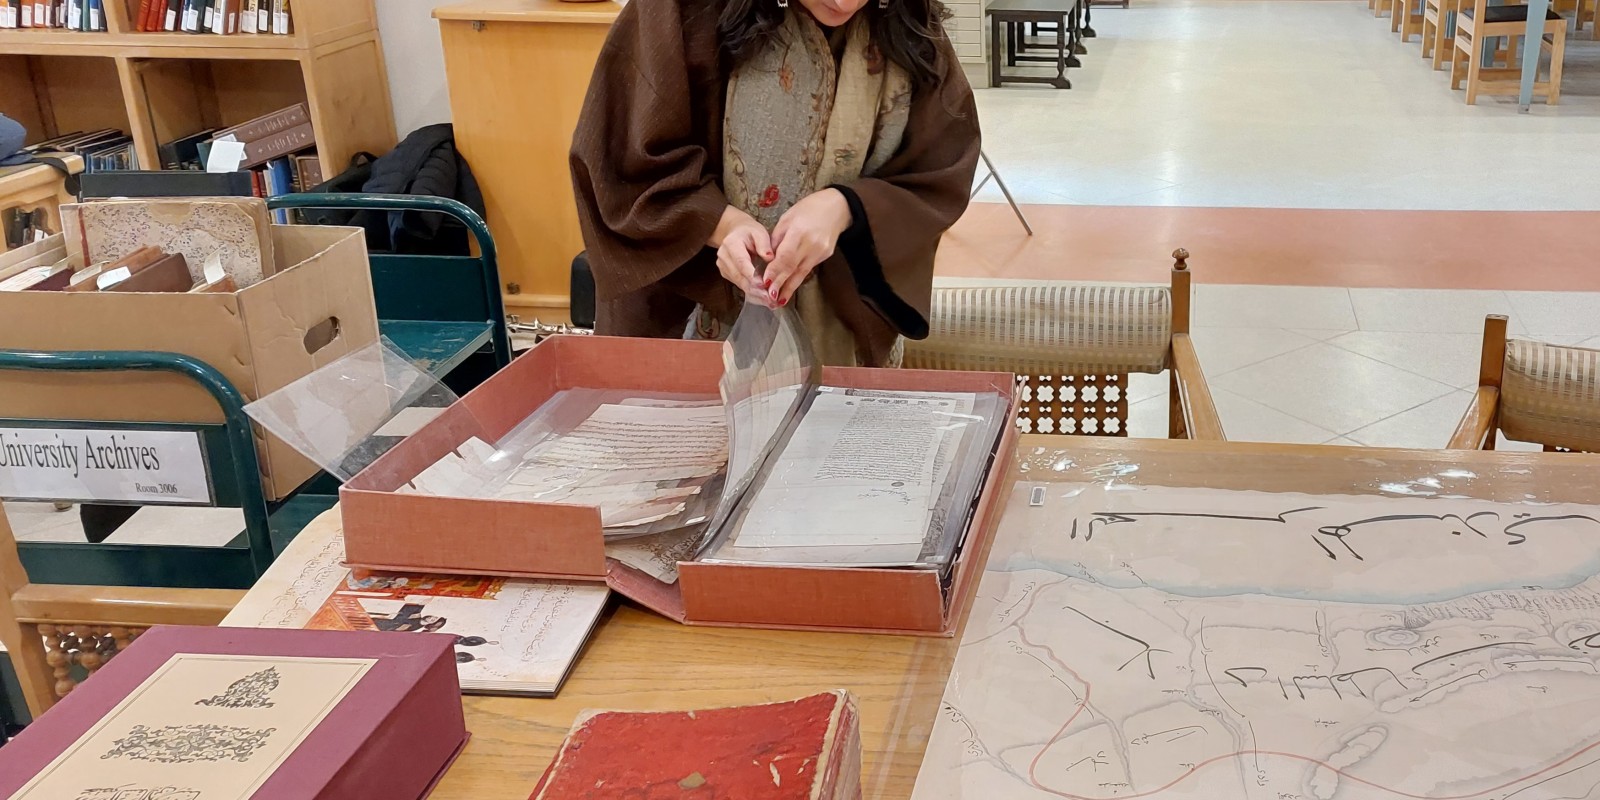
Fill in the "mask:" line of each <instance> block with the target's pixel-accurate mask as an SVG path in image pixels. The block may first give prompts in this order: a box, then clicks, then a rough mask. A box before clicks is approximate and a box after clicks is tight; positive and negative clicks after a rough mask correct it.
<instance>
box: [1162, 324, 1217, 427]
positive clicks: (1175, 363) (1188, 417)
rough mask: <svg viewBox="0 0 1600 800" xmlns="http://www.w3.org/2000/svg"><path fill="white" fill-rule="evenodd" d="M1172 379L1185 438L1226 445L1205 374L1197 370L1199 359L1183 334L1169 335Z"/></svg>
mask: <svg viewBox="0 0 1600 800" xmlns="http://www.w3.org/2000/svg"><path fill="white" fill-rule="evenodd" d="M1172 377H1173V381H1172V385H1173V388H1174V389H1176V390H1177V392H1178V401H1179V403H1180V404H1181V407H1182V409H1183V420H1184V427H1185V430H1187V431H1188V432H1189V438H1190V439H1198V440H1200V441H1209V442H1223V441H1227V439H1228V437H1227V435H1226V434H1225V433H1223V431H1222V419H1221V418H1220V417H1218V416H1217V404H1216V403H1215V402H1213V401H1212V399H1211V387H1210V386H1207V385H1206V374H1205V371H1204V370H1202V369H1201V368H1200V356H1199V354H1197V353H1196V352H1195V350H1194V341H1193V340H1192V339H1190V338H1189V334H1187V333H1174V334H1173V335H1172Z"/></svg>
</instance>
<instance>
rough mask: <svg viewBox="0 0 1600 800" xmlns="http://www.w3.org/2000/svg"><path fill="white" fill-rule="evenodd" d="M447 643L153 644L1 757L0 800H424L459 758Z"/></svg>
mask: <svg viewBox="0 0 1600 800" xmlns="http://www.w3.org/2000/svg"><path fill="white" fill-rule="evenodd" d="M454 643H455V640H454V637H451V636H445V635H437V634H416V635H413V636H390V635H386V634H382V633H364V632H362V633H358V632H335V631H301V630H269V629H255V628H188V627H161V628H153V629H151V630H150V631H148V632H147V633H145V634H144V635H142V636H140V637H139V638H138V639H136V640H135V641H134V642H133V643H132V644H131V645H129V646H128V647H127V648H126V649H125V650H124V651H123V652H122V653H121V654H119V655H118V656H116V657H115V658H113V659H112V660H111V661H109V662H108V663H107V664H106V665H105V666H104V667H102V668H101V669H100V670H99V671H98V672H97V673H96V674H95V675H94V676H93V677H91V678H89V679H88V680H87V681H85V682H84V683H83V684H82V685H81V686H79V687H78V688H77V689H75V690H73V691H72V693H71V694H69V695H67V696H66V697H65V698H63V699H62V701H61V702H60V703H58V704H57V705H56V707H55V708H53V709H51V710H50V711H49V712H48V713H46V714H44V715H43V716H41V717H40V718H39V719H38V720H36V721H35V722H34V723H33V724H32V725H30V726H28V728H27V729H25V730H24V731H23V732H22V734H21V735H20V736H18V737H17V738H16V739H15V740H14V741H12V742H11V743H9V744H7V745H6V746H5V747H4V748H0V798H7V799H8V800H111V799H112V798H124V797H127V798H134V797H140V798H142V797H145V796H147V795H149V796H154V797H161V798H174V800H180V799H181V800H290V798H293V799H294V800H311V799H313V798H314V799H315V800H334V799H335V798H341V799H342V798H357V797H373V798H380V797H381V798H394V799H395V800H413V799H414V798H423V797H425V796H426V795H427V793H428V792H429V791H430V790H431V789H432V787H433V785H434V784H435V783H436V782H437V780H438V778H439V776H440V775H441V774H442V773H443V772H444V770H445V769H446V768H447V767H448V766H449V764H450V763H451V761H453V760H454V758H455V756H456V755H457V754H458V753H459V752H460V750H461V748H462V746H463V745H464V744H465V743H466V738H467V732H466V725H465V720H464V717H463V715H462V709H461V696H460V693H459V691H458V689H457V685H456V675H455V672H456V669H455V653H454ZM141 793H142V794H141Z"/></svg>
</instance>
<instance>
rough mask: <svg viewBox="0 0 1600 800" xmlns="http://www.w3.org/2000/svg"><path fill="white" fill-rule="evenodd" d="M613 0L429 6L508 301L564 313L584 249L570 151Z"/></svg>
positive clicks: (550, 316)
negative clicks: (573, 272) (574, 265)
mask: <svg viewBox="0 0 1600 800" xmlns="http://www.w3.org/2000/svg"><path fill="white" fill-rule="evenodd" d="M621 8H622V7H621V6H620V5H617V4H616V3H612V2H596V3H573V2H560V1H559V0H472V2H465V3H459V4H455V5H448V6H442V7H440V8H438V9H436V10H435V11H434V12H433V15H434V17H435V18H436V19H438V20H439V33H440V36H441V37H442V39H443V41H444V59H445V71H446V72H447V73H448V76H449V83H450V111H451V115H452V117H453V119H454V122H455V133H456V144H457V146H458V147H460V148H461V154H462V155H463V156H465V157H466V159H467V163H469V164H471V165H472V172H473V175H474V176H475V177H476V178H477V180H478V185H479V186H480V187H481V188H482V189H483V199H484V205H485V210H486V211H487V218H488V219H487V221H488V223H489V229H490V230H491V231H492V232H493V233H494V239H495V246H496V248H497V249H498V250H499V253H500V280H501V284H502V286H501V288H502V289H503V290H504V292H505V302H506V310H507V311H508V312H510V313H512V314H519V315H522V316H523V317H538V319H539V320H540V321H541V322H567V321H569V318H568V310H567V309H568V306H569V297H568V294H569V287H570V285H571V265H572V259H573V257H574V256H576V255H577V254H578V253H579V252H582V250H583V237H582V236H581V234H580V233H579V231H578V207H577V202H576V201H575V200H574V199H573V195H572V177H571V174H570V173H569V171H568V167H567V153H568V152H569V151H570V150H571V149H572V132H573V130H574V129H575V128H576V127H577V124H578V113H579V112H580V111H581V110H582V108H583V98H584V95H585V94H586V93H587V92H588V89H589V75H590V73H592V72H593V71H594V63H595V59H596V58H598V57H599V54H600V45H601V44H602V43H604V42H605V38H606V34H607V33H608V32H609V31H610V30H611V23H612V21H613V20H615V19H616V16H617V13H618V12H619V11H620V10H621Z"/></svg>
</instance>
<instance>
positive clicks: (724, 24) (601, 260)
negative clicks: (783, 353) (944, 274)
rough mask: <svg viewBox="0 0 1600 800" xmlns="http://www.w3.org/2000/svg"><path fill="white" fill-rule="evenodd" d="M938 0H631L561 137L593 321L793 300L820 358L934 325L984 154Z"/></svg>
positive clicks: (671, 320)
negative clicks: (937, 274) (938, 254)
mask: <svg viewBox="0 0 1600 800" xmlns="http://www.w3.org/2000/svg"><path fill="white" fill-rule="evenodd" d="M943 16H944V8H943V6H942V4H940V3H939V2H938V0H794V1H793V4H792V5H791V3H790V2H789V0H631V2H629V3H628V5H627V6H626V7H625V8H624V9H623V11H622V13H621V15H620V16H618V18H617V22H616V24H615V26H614V27H613V28H612V30H611V35H610V38H609V39H607V40H606V45H605V48H604V49H603V50H602V51H601V53H600V59H599V62H598V64H597V65H596V67H595V73H594V78H593V80H592V81H591V82H590V86H589V96H588V99H587V101H586V102H585V104H584V109H583V115H582V117H581V118H580V120H579V123H578V130H577V134H576V136H575V137H574V141H573V148H572V175H573V183H574V188H575V189H576V193H577V198H578V218H579V221H580V223H581V226H582V228H583V236H584V242H585V244H586V245H587V246H588V251H589V260H590V265H591V267H592V269H593V271H594V277H595V285H596V289H597V292H598V295H599V307H598V308H597V309H596V311H597V320H596V327H597V328H598V330H599V332H600V333H607V334H614V335H623V336H657V337H679V336H684V335H686V334H687V335H689V336H696V337H700V338H720V337H721V336H723V335H725V334H726V332H727V329H728V327H730V326H731V323H732V321H733V320H734V319H735V318H736V317H737V316H738V313H739V309H740V308H741V307H742V303H743V301H744V299H745V298H750V299H753V300H756V301H758V302H762V303H764V304H766V305H769V306H784V305H792V306H793V307H795V309H796V310H797V311H798V312H799V313H800V315H801V318H802V319H803V320H804V321H805V322H806V326H807V329H808V330H809V331H810V332H811V337H812V340H813V344H814V345H815V349H816V352H817V355H818V357H819V359H820V360H821V361H822V362H823V363H825V364H835V365H854V364H860V365H865V366H887V365H892V364H893V363H894V362H895V361H896V360H897V354H898V348H897V347H896V345H897V344H898V343H899V339H900V337H901V336H909V337H911V338H922V337H925V336H927V334H928V322H927V315H928V303H929V300H930V297H931V295H932V289H933V261H934V252H935V251H936V250H937V248H938V245H939V237H940V235H941V234H942V233H943V232H944V231H945V229H947V228H949V227H950V225H952V224H953V223H954V222H955V221H956V219H957V218H958V217H959V216H960V215H961V213H962V212H963V211H964V210H966V206H967V196H968V191H969V189H970V187H971V185H972V176H973V171H974V169H975V168H976V165H977V160H978V115H977V111H976V108H975V107H974V105H973V100H972V89H971V87H970V86H968V84H967V81H966V78H965V76H964V75H963V74H962V72H961V65H960V64H959V63H957V60H956V56H955V53H954V51H953V50H952V48H951V46H950V41H949V39H948V38H947V37H946V35H945V33H944V28H943V23H942V20H943Z"/></svg>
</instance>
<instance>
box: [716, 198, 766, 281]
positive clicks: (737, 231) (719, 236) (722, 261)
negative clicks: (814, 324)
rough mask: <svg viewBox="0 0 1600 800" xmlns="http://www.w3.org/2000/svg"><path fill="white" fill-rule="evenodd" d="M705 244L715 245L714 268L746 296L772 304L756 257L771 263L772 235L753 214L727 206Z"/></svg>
mask: <svg viewBox="0 0 1600 800" xmlns="http://www.w3.org/2000/svg"><path fill="white" fill-rule="evenodd" d="M708 244H710V246H712V247H715V248H717V271H719V272H721V273H722V277H724V278H727V279H728V282H729V283H731V284H733V285H734V286H737V287H739V290H740V291H742V292H744V294H745V297H747V298H749V299H751V300H754V301H756V302H758V303H761V304H762V305H766V306H771V305H774V304H775V301H774V300H773V299H772V298H771V295H770V294H769V293H768V292H767V290H766V285H765V283H764V281H762V279H761V278H759V277H757V276H756V265H755V260H756V259H758V258H759V259H761V260H762V261H763V262H768V263H770V262H771V261H772V259H773V252H772V238H771V237H770V236H768V235H767V229H766V228H764V227H762V225H761V223H759V222H756V219H755V217H752V216H750V215H749V214H746V213H744V212H743V211H740V210H739V209H737V208H734V207H733V206H728V207H727V208H725V209H723V210H722V219H721V221H719V222H718V223H717V229H716V231H714V232H713V233H712V234H711V241H710V242H709V243H708Z"/></svg>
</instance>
